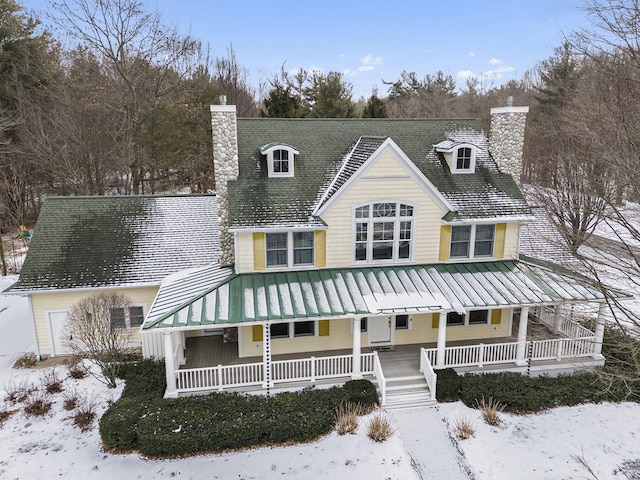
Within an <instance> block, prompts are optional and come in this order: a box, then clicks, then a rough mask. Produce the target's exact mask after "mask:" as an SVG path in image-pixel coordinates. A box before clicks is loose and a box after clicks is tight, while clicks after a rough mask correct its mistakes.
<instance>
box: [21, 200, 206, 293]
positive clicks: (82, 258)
mask: <svg viewBox="0 0 640 480" xmlns="http://www.w3.org/2000/svg"><path fill="white" fill-rule="evenodd" d="M217 257H218V218H217V208H216V198H215V196H214V195H173V196H145V195H141V196H97V197H49V198H47V199H46V200H45V202H44V205H43V206H42V210H41V211H40V216H39V218H38V222H37V224H36V228H35V230H34V235H33V239H32V240H31V245H30V247H29V252H28V253H27V257H26V259H25V262H24V265H23V267H22V272H21V273H20V277H19V280H18V282H17V283H16V284H14V285H13V286H12V287H11V289H10V291H14V292H19V291H29V290H49V289H65V288H77V287H102V286H109V285H122V286H126V285H159V284H160V283H161V281H162V279H163V278H164V277H166V276H167V275H169V274H172V273H174V272H177V271H180V270H183V269H186V268H194V267H202V266H204V265H207V264H210V263H212V262H214V261H216V260H217Z"/></svg>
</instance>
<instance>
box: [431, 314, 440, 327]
mask: <svg viewBox="0 0 640 480" xmlns="http://www.w3.org/2000/svg"><path fill="white" fill-rule="evenodd" d="M439 326H440V313H433V314H431V328H438V327H439Z"/></svg>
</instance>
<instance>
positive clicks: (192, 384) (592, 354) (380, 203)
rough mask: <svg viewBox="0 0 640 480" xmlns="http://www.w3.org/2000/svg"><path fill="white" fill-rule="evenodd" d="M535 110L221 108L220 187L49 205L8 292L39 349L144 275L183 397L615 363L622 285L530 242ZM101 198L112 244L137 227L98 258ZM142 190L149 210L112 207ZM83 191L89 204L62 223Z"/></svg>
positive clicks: (151, 319)
mask: <svg viewBox="0 0 640 480" xmlns="http://www.w3.org/2000/svg"><path fill="white" fill-rule="evenodd" d="M527 111H528V108H527V107H514V106H511V105H509V106H507V107H501V108H495V109H492V112H491V113H492V127H491V138H487V136H486V134H485V133H484V132H483V131H482V129H481V127H480V124H479V122H478V121H476V120H470V119H446V120H442V119H438V120H425V119H268V118H240V119H238V118H236V114H235V107H234V106H232V105H225V104H222V105H215V106H212V107H211V114H212V131H213V148H214V164H215V172H216V195H215V197H213V196H203V197H190V196H186V197H179V196H176V197H148V198H145V197H143V198H144V200H136V198H137V197H103V198H101V199H86V200H85V199H51V200H47V202H45V208H44V209H43V213H42V214H41V219H40V220H39V221H38V225H37V226H36V230H35V233H34V239H33V243H32V246H31V251H30V252H29V255H28V257H27V261H26V262H25V267H24V271H23V274H22V275H21V277H20V280H19V282H18V284H17V285H16V286H14V287H12V289H11V290H12V291H14V292H16V293H23V294H25V293H26V294H29V295H30V296H31V299H32V305H33V313H34V319H35V320H34V324H35V326H36V331H37V335H38V339H39V344H40V349H41V351H43V352H44V351H46V352H48V353H49V354H58V353H59V351H58V349H57V347H55V342H56V341H55V338H54V337H55V336H56V335H57V334H59V333H60V332H59V331H57V330H56V327H55V322H56V321H55V317H56V313H57V312H60V316H61V317H62V316H63V312H64V311H65V310H66V309H68V308H69V307H68V305H70V304H71V301H72V300H73V301H77V298H78V295H80V294H83V295H84V294H87V293H88V292H93V291H97V290H99V289H103V288H119V289H120V288H122V289H125V290H126V292H133V291H134V289H137V288H139V289H140V290H139V292H140V294H141V296H140V297H135V301H136V302H137V303H139V304H140V305H141V306H142V311H143V312H144V317H145V319H144V323H143V324H142V326H141V327H140V342H141V344H142V350H143V354H144V355H145V356H147V357H157V358H164V359H165V364H166V372H167V391H166V395H167V396H169V397H175V396H178V395H181V394H188V393H193V392H205V391H211V390H240V391H265V392H271V391H273V389H278V388H297V387H300V386H304V385H310V384H319V383H323V382H340V381H344V380H345V379H348V378H362V377H367V378H372V379H373V380H374V381H375V382H376V383H377V385H378V388H379V390H380V393H381V397H382V403H383V404H385V405H392V404H396V403H405V404H406V403H422V404H425V403H431V402H433V401H434V400H435V389H436V381H437V371H438V369H442V368H447V367H453V368H457V369H460V370H465V371H472V372H473V371H493V370H496V369H497V370H501V369H508V370H515V371H521V372H528V373H532V372H533V373H537V372H549V371H564V370H571V369H576V368H585V367H590V366H595V365H602V364H603V363H604V358H603V356H602V355H601V348H602V339H603V332H604V312H605V306H606V299H605V293H606V294H607V295H612V296H614V297H617V298H625V297H627V295H626V294H625V293H624V292H620V291H617V290H613V289H609V290H608V291H607V292H603V291H602V289H601V288H600V287H598V286H597V285H596V284H595V283H594V282H592V281H591V280H590V279H588V278H587V277H585V276H583V275H580V274H579V273H578V272H576V271H572V270H568V269H566V268H564V267H560V266H558V265H556V264H554V263H553V262H550V261H547V259H544V258H540V256H538V255H536V253H535V252H534V251H532V250H530V249H529V250H527V246H523V245H522V242H523V240H528V239H530V238H531V236H530V235H529V234H528V233H527V230H526V228H527V226H531V225H540V224H541V222H542V221H541V220H540V218H541V217H540V215H537V214H536V212H535V211H532V209H531V208H530V207H529V205H527V203H526V201H525V199H524V198H523V195H522V193H521V191H520V189H519V187H518V183H517V180H518V179H519V176H520V171H521V164H522V148H523V142H524V128H525V121H526V115H527ZM123 199H124V200H126V202H125V201H124V200H123ZM92 201H93V202H94V203H95V204H96V207H95V208H105V209H111V213H110V214H109V215H108V217H109V220H108V222H107V223H108V224H109V223H111V222H115V225H114V227H109V229H108V232H99V233H100V234H101V235H106V237H101V238H102V239H101V240H100V242H106V243H109V242H110V241H112V240H113V238H115V237H119V236H120V235H121V233H127V229H126V228H125V229H121V228H119V227H118V222H123V223H125V224H126V225H128V226H131V230H132V231H133V233H132V234H131V235H130V237H132V238H130V239H129V240H124V244H125V245H126V246H127V248H128V249H127V248H125V249H124V250H119V249H118V247H113V248H112V247H111V246H109V247H107V246H104V249H106V250H105V251H104V252H101V253H100V255H104V261H101V262H96V260H97V259H96V258H94V257H92V254H91V248H96V247H95V246H92V245H94V244H95V243H96V239H95V238H94V237H93V236H92V234H90V233H89V234H87V233H86V232H85V231H84V229H85V228H87V229H92V230H96V231H100V223H101V222H100V220H99V216H98V215H96V214H95V213H92V212H91V211H90V210H88V206H89V203H91V202H92ZM138 201H141V202H143V203H144V204H145V205H146V204H147V202H148V203H149V204H151V205H154V207H150V208H149V209H148V210H145V213H144V214H142V215H141V216H139V217H138V216H136V215H135V214H134V215H133V219H129V218H130V217H127V216H126V214H125V212H126V211H127V208H123V209H122V213H121V212H120V211H119V210H118V209H116V210H113V209H114V208H115V206H116V205H119V204H120V203H119V202H122V204H123V205H125V204H126V205H128V203H127V202H132V204H133V205H134V207H133V209H134V210H136V208H137V207H135V205H136V202H138ZM191 201H193V202H196V204H197V207H196V206H193V207H191V206H189V205H188V202H191ZM74 202H77V203H75V206H76V207H78V208H80V207H81V209H82V210H83V212H84V213H82V214H81V215H79V216H78V218H77V219H76V220H74V221H75V222H76V223H74V227H73V228H72V231H70V232H60V229H61V228H62V229H67V228H69V227H64V225H66V224H65V223H64V222H65V219H66V218H67V217H73V216H74V215H75V214H74V211H73V209H74V208H76V207H73V206H72V205H73V204H74ZM82 202H88V203H87V205H84V204H83V203H82ZM57 205H62V206H64V208H68V209H70V210H68V211H67V212H66V213H63V214H62V215H61V216H62V217H63V218H56V217H55V213H56V209H57V208H62V207H57ZM98 205H99V206H98ZM160 205H163V206H164V210H163V208H160V207H159V206H160ZM204 210H207V211H206V212H205V211H204ZM167 211H170V212H171V213H167ZM158 212H162V214H163V215H167V216H166V217H156V214H157V213H158ZM180 212H181V213H182V214H184V215H185V216H184V217H182V215H181V213H180ZM171 215H175V216H171ZM61 216H60V215H58V217H61ZM119 218H122V219H123V220H119ZM124 219H127V220H124ZM174 221H175V222H177V223H175V224H174V223H172V222H174ZM542 223H544V222H542ZM51 224H55V225H53V226H51ZM147 224H148V225H149V228H150V230H148V231H147V230H146V226H147ZM56 228H57V229H58V230H57V231H56ZM47 229H52V230H47ZM78 230H79V231H81V233H82V234H83V236H82V237H76V231H78ZM56 232H57V233H56ZM192 232H195V235H194V236H191V234H192ZM60 233H63V234H65V235H67V236H71V237H72V239H69V238H67V237H65V238H63V239H53V238H52V235H57V234H60ZM76 239H77V240H78V241H79V242H81V243H82V247H80V246H78V245H76V244H75V242H74V240H76ZM118 242H119V240H118ZM118 242H116V243H118ZM135 242H141V245H145V247H144V248H142V247H141V246H140V247H138V244H137V243H135ZM133 244H135V245H136V247H135V248H134V247H133V246H132V245H133ZM69 245H71V246H75V247H76V248H78V249H81V250H82V249H84V250H83V251H85V250H88V252H87V251H85V254H84V257H82V256H79V255H78V254H77V253H74V251H73V250H65V249H66V248H67V247H69ZM167 245H169V246H170V248H169V249H168V250H163V249H161V246H165V247H166V246H167ZM90 246H92V247H90ZM156 248H157V249H158V253H160V252H163V253H162V254H161V255H157V254H156ZM34 252H35V253H34ZM178 253H180V254H179V255H178ZM523 253H526V254H528V255H525V254H523ZM164 255H168V258H170V259H171V258H172V256H173V255H175V258H173V259H172V260H173V261H168V263H165V262H164V261H165V260H167V258H165V256H164ZM32 257H33V259H32ZM38 258H44V259H45V261H44V262H42V263H37V262H38V260H37V259H38ZM113 258H117V259H118V260H117V261H113V260H112V259H113ZM57 261H60V262H61V264H60V265H57V263H56V262H57ZM66 262H70V264H73V265H75V267H73V268H75V269H76V270H77V272H76V273H73V274H70V275H68V278H67V276H66V273H67V270H66V267H64V265H65V264H66ZM110 262H111V263H110ZM123 265H126V266H127V267H126V268H125V267H124V266H123ZM83 266H84V267H83ZM83 268H84V270H83ZM48 271H51V272H52V273H51V275H52V277H53V278H52V279H47V278H45V277H46V275H47V273H46V272H48ZM147 271H149V272H151V273H152V274H149V275H148V277H149V278H146V276H147ZM83 275H84V276H83ZM23 276H24V278H23ZM142 277H144V278H142ZM143 292H144V295H146V296H145V297H144V298H141V297H142V296H144V295H143ZM62 295H68V296H69V297H68V298H63V296H62ZM129 295H130V296H132V298H134V297H133V295H132V293H129ZM152 297H153V301H151V298H152ZM56 302H57V303H56ZM65 305H66V306H65ZM149 305H150V306H149ZM576 305H581V306H585V308H587V307H590V308H591V310H588V309H587V310H585V309H584V308H583V309H581V311H592V312H593V313H594V315H597V323H596V325H597V327H596V328H595V331H590V330H588V329H587V328H585V327H583V326H582V325H581V324H579V323H577V322H576V321H574V319H573V317H572V312H573V311H574V310H575V306H576ZM135 313H136V314H138V313H140V310H138V311H137V312H135ZM52 314H53V318H54V320H52ZM136 318H138V319H139V316H137V317H136ZM47 322H48V323H47ZM135 323H136V324H137V323H139V320H136V322H135ZM127 326H130V327H134V326H135V325H134V324H133V323H131V325H127ZM47 338H48V339H49V340H48V342H47Z"/></svg>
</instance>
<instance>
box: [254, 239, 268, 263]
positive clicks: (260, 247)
mask: <svg viewBox="0 0 640 480" xmlns="http://www.w3.org/2000/svg"><path fill="white" fill-rule="evenodd" d="M265 248H266V247H265V245H264V232H254V233H253V269H254V270H256V271H261V270H264V269H265V268H267V260H266V258H265V255H266V253H265Z"/></svg>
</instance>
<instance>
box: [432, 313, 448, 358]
mask: <svg viewBox="0 0 640 480" xmlns="http://www.w3.org/2000/svg"><path fill="white" fill-rule="evenodd" d="M432 315H435V314H432ZM446 346H447V315H446V314H443V313H440V318H439V319H438V344H437V345H436V348H437V353H436V367H438V368H444V367H445V366H446V365H445V356H444V355H445V347H446Z"/></svg>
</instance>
